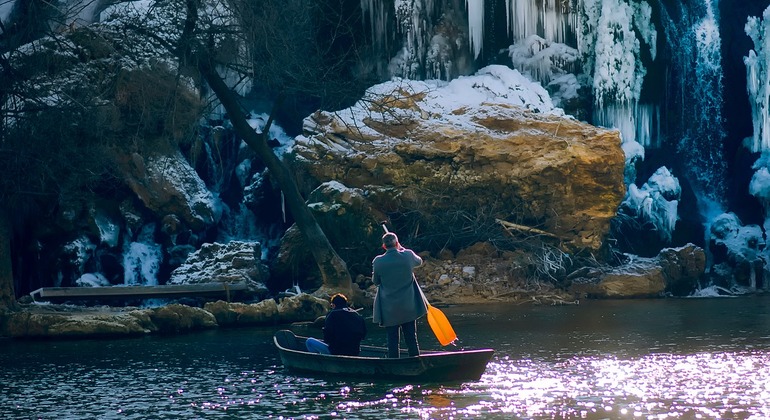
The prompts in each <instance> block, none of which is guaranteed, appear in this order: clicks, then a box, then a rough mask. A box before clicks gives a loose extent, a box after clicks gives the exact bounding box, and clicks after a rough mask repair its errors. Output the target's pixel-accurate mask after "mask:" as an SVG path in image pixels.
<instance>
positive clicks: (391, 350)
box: [385, 319, 420, 359]
mask: <svg viewBox="0 0 770 420" xmlns="http://www.w3.org/2000/svg"><path fill="white" fill-rule="evenodd" d="M385 331H386V332H387V334H388V357H391V358H394V359H396V358H398V357H399V354H400V348H399V342H400V341H401V332H403V333H404V341H406V348H407V349H408V350H409V356H410V357H411V356H419V355H420V347H419V346H418V345H417V320H416V319H415V320H414V321H409V322H405V323H403V324H401V325H394V326H392V327H385Z"/></svg>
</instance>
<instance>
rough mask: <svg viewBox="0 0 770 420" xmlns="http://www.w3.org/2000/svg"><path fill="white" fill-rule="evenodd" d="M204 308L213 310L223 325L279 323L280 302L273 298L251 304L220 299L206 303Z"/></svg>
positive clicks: (219, 322)
mask: <svg viewBox="0 0 770 420" xmlns="http://www.w3.org/2000/svg"><path fill="white" fill-rule="evenodd" d="M203 309H205V310H207V311H209V312H211V313H212V314H213V315H214V317H215V318H216V320H217V323H218V324H219V325H220V326H222V327H226V326H246V325H274V324H277V323H278V304H277V303H276V302H275V300H273V299H265V300H263V301H261V302H258V303H251V304H246V303H237V302H225V301H222V300H220V301H217V302H209V303H206V305H204V307H203Z"/></svg>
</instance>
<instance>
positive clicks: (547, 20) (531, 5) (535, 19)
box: [505, 0, 578, 43]
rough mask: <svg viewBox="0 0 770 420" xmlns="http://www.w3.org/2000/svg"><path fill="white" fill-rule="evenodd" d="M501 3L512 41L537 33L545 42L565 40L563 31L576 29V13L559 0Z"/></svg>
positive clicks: (566, 32)
mask: <svg viewBox="0 0 770 420" xmlns="http://www.w3.org/2000/svg"><path fill="white" fill-rule="evenodd" d="M538 4H539V5H540V6H541V7H540V8H538ZM505 6H506V7H505V13H506V17H507V22H508V33H510V34H511V36H512V37H513V40H514V42H515V41H520V40H522V39H524V38H526V37H528V36H530V35H540V36H541V37H543V38H545V39H546V40H548V41H553V42H558V43H565V42H566V40H567V34H568V33H570V32H572V33H574V32H575V29H576V28H577V23H578V20H577V16H576V14H574V13H571V12H570V10H569V6H568V2H565V1H563V0H540V1H534V0H508V1H506V4H505Z"/></svg>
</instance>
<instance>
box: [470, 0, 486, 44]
mask: <svg viewBox="0 0 770 420" xmlns="http://www.w3.org/2000/svg"><path fill="white" fill-rule="evenodd" d="M465 4H466V5H467V6H468V32H470V41H471V48H473V56H474V57H475V58H478V57H479V54H481V47H482V46H483V45H484V0H465Z"/></svg>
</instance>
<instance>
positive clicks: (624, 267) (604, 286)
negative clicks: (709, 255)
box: [569, 244, 706, 298]
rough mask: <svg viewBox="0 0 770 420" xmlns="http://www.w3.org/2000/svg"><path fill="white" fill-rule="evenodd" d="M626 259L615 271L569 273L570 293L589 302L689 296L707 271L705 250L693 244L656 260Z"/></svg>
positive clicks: (660, 256)
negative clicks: (597, 299)
mask: <svg viewBox="0 0 770 420" xmlns="http://www.w3.org/2000/svg"><path fill="white" fill-rule="evenodd" d="M626 257H627V261H626V262H625V263H623V264H621V265H620V266H618V267H612V268H610V269H606V270H600V269H587V268H584V269H582V270H579V271H578V272H575V273H572V274H571V275H570V276H569V279H570V281H571V284H570V286H569V291H570V292H571V293H573V294H574V295H575V296H578V297H591V298H642V297H659V296H662V295H663V294H664V293H668V294H671V295H674V296H688V295H690V294H692V293H693V292H694V291H695V290H696V289H697V287H698V282H699V280H700V279H701V278H702V277H703V275H704V272H705V267H706V254H705V252H704V250H703V249H702V248H700V247H697V246H695V245H693V244H687V245H685V246H683V247H680V248H666V249H663V250H661V251H660V253H659V254H658V256H657V257H655V258H643V257H638V256H633V255H627V256H626Z"/></svg>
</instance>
